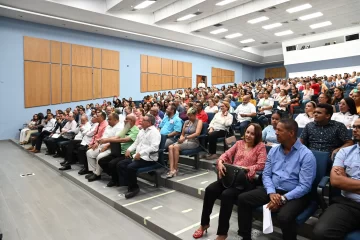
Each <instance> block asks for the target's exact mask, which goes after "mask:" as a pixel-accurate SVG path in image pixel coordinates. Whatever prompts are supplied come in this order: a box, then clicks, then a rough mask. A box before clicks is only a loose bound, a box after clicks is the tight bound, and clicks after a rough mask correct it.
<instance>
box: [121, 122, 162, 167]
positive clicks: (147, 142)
mask: <svg viewBox="0 0 360 240" xmlns="http://www.w3.org/2000/svg"><path fill="white" fill-rule="evenodd" d="M160 141H161V135H160V132H159V131H158V130H157V129H156V128H155V126H151V127H148V128H147V129H146V130H144V129H141V130H140V132H139V134H138V135H137V137H136V140H135V142H134V143H133V144H132V145H131V146H130V147H129V148H128V150H129V151H130V152H133V151H134V150H136V153H139V154H140V158H141V159H143V160H145V161H157V160H158V153H157V152H158V151H159V145H160ZM155 152H156V153H155ZM150 156H151V157H150ZM135 161H136V160H135Z"/></svg>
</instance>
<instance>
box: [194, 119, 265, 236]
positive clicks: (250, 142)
mask: <svg viewBox="0 0 360 240" xmlns="http://www.w3.org/2000/svg"><path fill="white" fill-rule="evenodd" d="M266 156H267V155H266V148H265V144H264V143H263V142H262V131H261V127H260V125H258V124H256V123H252V124H250V125H249V126H248V128H247V129H246V132H245V138H244V140H240V141H237V142H236V143H235V145H234V146H232V147H231V148H230V149H229V150H227V151H226V152H225V153H224V154H222V155H221V156H220V158H219V159H218V160H217V169H219V178H221V177H222V176H224V174H225V167H224V163H227V164H234V165H236V166H241V167H242V168H245V169H246V170H247V180H248V184H247V186H245V189H244V190H239V189H237V188H225V187H224V186H223V184H222V182H221V181H216V182H213V183H212V184H210V185H209V186H208V187H207V188H206V189H205V197H204V205H203V211H202V216H201V226H200V227H199V229H198V230H196V232H195V233H194V235H193V237H194V238H201V237H202V236H203V234H204V232H205V231H207V229H208V228H209V227H210V225H209V224H210V214H211V212H212V208H213V206H214V203H215V201H216V199H220V200H221V208H220V215H219V225H218V229H217V235H218V236H217V238H216V240H221V239H226V237H227V233H228V230H229V220H230V217H231V212H232V209H233V203H234V202H235V201H236V199H237V197H238V195H239V194H241V193H242V192H244V191H249V190H251V189H253V188H254V187H255V184H254V182H253V180H254V177H255V174H256V171H261V170H263V169H264V167H265V161H266ZM233 158H234V162H233V163H232V159H233Z"/></svg>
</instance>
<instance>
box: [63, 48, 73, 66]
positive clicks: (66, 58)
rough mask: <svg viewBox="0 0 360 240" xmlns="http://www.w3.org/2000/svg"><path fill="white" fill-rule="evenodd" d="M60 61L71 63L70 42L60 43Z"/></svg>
mask: <svg viewBox="0 0 360 240" xmlns="http://www.w3.org/2000/svg"><path fill="white" fill-rule="evenodd" d="M61 63H62V64H66V65H70V63H71V44H70V43H61Z"/></svg>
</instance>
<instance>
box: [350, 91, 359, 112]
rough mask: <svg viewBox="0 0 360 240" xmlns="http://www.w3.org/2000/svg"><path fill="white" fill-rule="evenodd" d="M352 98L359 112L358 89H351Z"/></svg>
mask: <svg viewBox="0 0 360 240" xmlns="http://www.w3.org/2000/svg"><path fill="white" fill-rule="evenodd" d="M352 99H354V101H355V105H356V111H357V114H360V92H359V90H358V89H354V90H353V93H352Z"/></svg>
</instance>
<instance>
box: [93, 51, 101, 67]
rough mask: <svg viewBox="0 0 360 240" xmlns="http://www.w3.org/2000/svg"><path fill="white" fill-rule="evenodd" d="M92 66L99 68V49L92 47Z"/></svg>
mask: <svg viewBox="0 0 360 240" xmlns="http://www.w3.org/2000/svg"><path fill="white" fill-rule="evenodd" d="M93 67H94V68H101V49H100V48H93Z"/></svg>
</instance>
